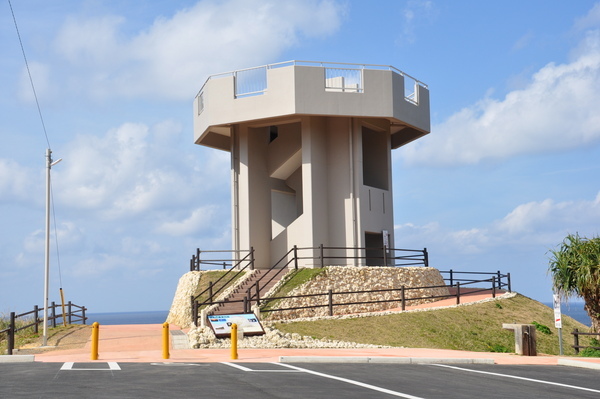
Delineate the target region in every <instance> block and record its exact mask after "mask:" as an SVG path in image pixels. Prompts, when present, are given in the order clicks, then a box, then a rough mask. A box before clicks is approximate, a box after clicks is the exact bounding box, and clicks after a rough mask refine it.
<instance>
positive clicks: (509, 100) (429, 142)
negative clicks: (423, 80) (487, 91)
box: [397, 31, 600, 165]
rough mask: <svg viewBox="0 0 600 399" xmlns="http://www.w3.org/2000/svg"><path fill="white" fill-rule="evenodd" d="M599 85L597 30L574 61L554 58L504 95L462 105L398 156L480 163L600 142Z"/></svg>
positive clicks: (416, 161)
mask: <svg viewBox="0 0 600 399" xmlns="http://www.w3.org/2000/svg"><path fill="white" fill-rule="evenodd" d="M598 87H600V31H593V32H588V34H587V36H586V38H585V40H584V41H583V42H582V43H581V45H580V47H579V50H578V52H577V53H576V58H575V59H574V60H573V61H572V62H570V63H567V64H560V65H557V64H554V63H550V64H548V65H546V66H545V67H543V68H542V69H541V70H539V71H538V72H537V73H535V74H534V75H533V76H532V78H531V81H530V83H529V84H528V85H526V86H525V87H524V88H523V89H521V90H514V91H512V92H510V93H508V94H507V95H506V97H505V98H504V99H502V100H497V99H493V98H484V99H482V100H481V101H479V102H478V103H476V104H474V105H473V106H470V107H467V108H464V109H462V110H461V111H459V112H457V113H456V114H454V115H453V116H451V117H450V118H449V119H448V120H447V121H445V122H443V123H442V124H440V125H437V126H433V127H432V133H431V134H430V135H428V136H426V137H425V138H423V139H421V140H418V141H417V142H415V143H412V144H411V145H410V146H406V147H404V148H403V149H402V150H400V151H399V152H398V155H397V156H398V157H399V158H401V159H403V160H404V161H405V162H406V163H408V164H429V165H453V164H476V163H479V162H482V161H484V160H488V159H492V160H493V159H504V158H508V157H512V156H515V155H519V154H527V153H542V152H551V151H564V150H569V149H573V148H577V147H581V146H586V145H590V144H594V143H598V142H599V141H600V113H599V112H598V104H600V91H599V90H598Z"/></svg>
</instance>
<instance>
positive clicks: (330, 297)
mask: <svg viewBox="0 0 600 399" xmlns="http://www.w3.org/2000/svg"><path fill="white" fill-rule="evenodd" d="M471 274H487V273H471ZM493 274H494V276H492V278H489V279H475V280H473V279H471V280H468V279H463V280H462V282H461V281H456V282H455V283H454V284H453V285H438V286H420V287H406V286H402V287H400V288H390V289H378V290H365V291H343V292H333V291H332V290H329V291H328V292H324V293H319V294H308V295H293V296H282V297H270V298H266V299H263V300H262V303H263V305H264V306H266V305H268V303H269V302H271V301H277V300H282V299H294V298H306V297H326V298H327V303H322V304H320V305H319V304H317V305H310V306H299V307H288V308H272V309H261V312H280V311H285V310H299V309H312V308H319V307H327V308H328V309H329V315H330V316H333V314H334V312H333V308H334V307H335V306H344V305H366V304H373V303H388V302H398V303H399V304H400V308H401V309H402V310H406V305H407V303H408V302H410V301H416V300H423V299H446V298H453V297H455V298H456V304H457V305H459V304H460V303H461V295H465V294H469V295H472V294H475V293H481V292H489V291H491V295H492V297H493V298H495V297H496V295H497V293H498V292H497V291H498V290H500V289H501V288H500V287H507V288H509V287H510V273H507V274H502V277H503V279H504V280H506V281H502V280H500V281H499V280H498V277H497V276H496V275H495V273H493ZM473 284H477V285H481V284H490V287H489V288H485V287H478V288H469V289H468V292H467V293H465V292H464V291H462V292H461V289H462V290H464V288H465V286H468V285H473ZM443 287H446V288H453V289H454V290H453V291H454V292H453V293H450V294H448V295H427V296H423V297H412V298H406V294H407V292H408V291H411V290H423V289H436V288H443ZM507 291H508V292H510V288H509V289H508V290H507ZM385 292H390V293H396V294H397V296H396V297H395V298H392V299H377V300H366V301H354V302H345V301H341V300H340V301H334V298H335V297H336V296H343V295H350V294H375V293H385Z"/></svg>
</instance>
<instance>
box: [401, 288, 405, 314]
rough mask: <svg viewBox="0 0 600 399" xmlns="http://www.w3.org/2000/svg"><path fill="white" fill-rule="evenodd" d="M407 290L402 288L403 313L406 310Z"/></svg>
mask: <svg viewBox="0 0 600 399" xmlns="http://www.w3.org/2000/svg"><path fill="white" fill-rule="evenodd" d="M404 291H405V288H404V286H402V287H401V290H400V298H402V311H405V310H406V295H405V292H404Z"/></svg>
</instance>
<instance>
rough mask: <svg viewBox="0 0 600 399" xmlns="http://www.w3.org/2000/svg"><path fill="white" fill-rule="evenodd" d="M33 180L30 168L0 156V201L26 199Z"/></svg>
mask: <svg viewBox="0 0 600 399" xmlns="http://www.w3.org/2000/svg"><path fill="white" fill-rule="evenodd" d="M35 180H36V179H34V178H33V172H32V171H31V170H30V169H28V168H26V167H24V166H22V165H19V164H18V163H17V162H15V161H13V160H10V159H1V158H0V201H14V200H19V201H23V200H26V199H27V198H28V197H29V196H30V193H31V188H32V187H31V186H32V185H33V184H35V183H36V182H35ZM38 183H39V182H38Z"/></svg>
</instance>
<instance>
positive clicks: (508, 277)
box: [506, 273, 512, 292]
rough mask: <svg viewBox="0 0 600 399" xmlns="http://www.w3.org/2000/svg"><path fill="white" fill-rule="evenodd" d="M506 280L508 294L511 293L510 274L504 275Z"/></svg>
mask: <svg viewBox="0 0 600 399" xmlns="http://www.w3.org/2000/svg"><path fill="white" fill-rule="evenodd" d="M506 279H507V280H508V292H512V290H511V288H510V273H506Z"/></svg>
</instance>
